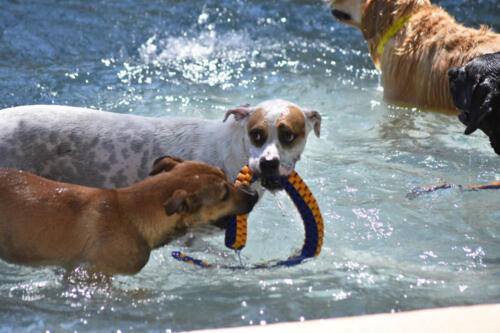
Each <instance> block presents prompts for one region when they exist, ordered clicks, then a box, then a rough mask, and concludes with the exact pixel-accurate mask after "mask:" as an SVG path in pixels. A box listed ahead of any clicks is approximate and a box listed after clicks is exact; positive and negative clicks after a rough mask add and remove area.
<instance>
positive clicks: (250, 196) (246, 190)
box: [238, 186, 259, 214]
mask: <svg viewBox="0 0 500 333" xmlns="http://www.w3.org/2000/svg"><path fill="white" fill-rule="evenodd" d="M238 190H239V191H241V192H242V193H243V200H244V201H245V203H246V204H245V207H244V211H243V212H242V213H241V214H248V213H250V211H251V210H252V209H253V206H255V204H256V203H257V201H258V200H259V194H258V193H257V191H255V190H252V189H251V188H250V187H248V186H242V187H240V188H239V189H238Z"/></svg>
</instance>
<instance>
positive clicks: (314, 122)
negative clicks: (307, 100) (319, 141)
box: [304, 109, 321, 138]
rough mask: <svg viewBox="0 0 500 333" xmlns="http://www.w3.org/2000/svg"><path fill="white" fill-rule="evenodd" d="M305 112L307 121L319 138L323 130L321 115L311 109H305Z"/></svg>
mask: <svg viewBox="0 0 500 333" xmlns="http://www.w3.org/2000/svg"><path fill="white" fill-rule="evenodd" d="M304 114H305V116H306V119H307V122H308V123H309V124H310V125H311V127H312V128H313V130H314V134H315V135H316V136H317V137H318V138H319V135H320V132H321V115H320V114H319V112H318V111H315V110H309V109H305V110H304Z"/></svg>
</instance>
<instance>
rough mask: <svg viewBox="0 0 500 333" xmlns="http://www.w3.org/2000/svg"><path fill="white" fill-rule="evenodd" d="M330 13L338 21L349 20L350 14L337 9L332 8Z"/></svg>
mask: <svg viewBox="0 0 500 333" xmlns="http://www.w3.org/2000/svg"><path fill="white" fill-rule="evenodd" d="M332 15H333V17H335V18H336V19H337V20H339V21H350V20H351V15H350V14H348V13H346V12H343V11H341V10H338V9H332Z"/></svg>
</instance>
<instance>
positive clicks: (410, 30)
mask: <svg viewBox="0 0 500 333" xmlns="http://www.w3.org/2000/svg"><path fill="white" fill-rule="evenodd" d="M330 3H331V6H332V7H333V8H334V16H336V17H337V18H339V21H341V22H342V23H345V24H348V25H351V26H354V27H357V28H358V29H360V30H361V31H362V33H363V36H364V38H365V39H366V41H367V42H368V49H369V51H370V55H371V58H372V60H373V62H374V64H375V65H376V66H377V67H379V68H380V70H381V71H382V84H383V86H384V97H385V98H386V99H387V100H388V101H391V102H399V103H403V104H409V105H416V106H419V107H423V108H430V109H437V110H443V111H445V110H448V111H455V112H456V109H455V107H454V105H453V100H452V98H451V94H450V91H449V86H448V76H447V72H448V70H449V69H450V68H452V67H456V66H462V65H464V64H465V63H467V62H468V61H469V60H470V59H472V58H474V57H476V56H479V55H482V54H486V53H493V52H497V51H500V35H499V34H497V33H494V32H492V31H491V30H489V29H487V28H486V27H481V28H480V29H473V28H467V27H465V26H463V25H461V24H459V23H457V22H456V21H455V19H454V18H453V17H452V16H451V15H450V14H448V13H447V12H446V11H444V10H443V9H442V8H441V7H438V6H435V5H432V4H431V3H430V1H429V0H333V1H331V2H330ZM359 9H361V14H359V13H356V11H357V10H359ZM335 11H337V13H339V12H340V13H341V14H342V13H345V14H349V16H350V19H349V18H348V16H347V15H346V16H344V17H343V16H341V15H338V14H337V15H336V13H335ZM408 14H411V15H412V16H411V18H410V20H409V21H408V22H407V23H406V24H405V25H404V26H403V27H402V28H401V29H400V30H399V31H398V32H397V34H396V35H395V36H394V37H392V38H390V39H389V41H388V43H387V44H386V47H385V50H384V53H383V54H382V55H381V56H379V55H378V54H377V46H378V44H379V42H380V40H381V38H382V36H383V35H384V33H385V32H386V31H387V30H388V29H389V28H390V27H391V25H393V23H394V22H396V21H397V20H398V18H400V17H403V16H405V15H408ZM358 20H359V21H360V22H358Z"/></svg>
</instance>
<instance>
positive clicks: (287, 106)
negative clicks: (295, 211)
mask: <svg viewBox="0 0 500 333" xmlns="http://www.w3.org/2000/svg"><path fill="white" fill-rule="evenodd" d="M231 115H233V116H234V118H235V119H236V121H237V122H239V123H240V124H241V125H243V126H244V127H245V128H246V136H245V138H246V140H247V146H248V147H249V153H250V154H249V155H250V156H249V160H248V165H249V167H250V169H251V170H252V172H253V173H254V174H255V175H256V176H258V177H259V178H260V180H261V183H262V185H263V186H264V187H265V188H267V189H268V190H276V189H279V188H280V185H279V182H278V181H277V180H276V177H282V176H285V177H286V176H289V175H290V174H291V173H292V172H293V170H294V169H295V163H296V162H297V161H298V160H299V159H300V155H301V154H302V152H303V151H304V147H305V145H306V140H307V136H308V134H309V132H310V131H311V130H313V131H314V133H315V134H316V136H317V137H319V135H320V128H321V116H320V114H319V112H318V111H314V110H310V109H306V108H301V107H299V106H297V105H295V104H293V103H290V102H288V101H285V100H269V101H265V102H262V103H260V104H258V105H256V106H251V105H248V104H247V105H242V106H240V107H237V108H235V109H231V110H229V111H228V112H227V113H226V117H225V118H224V121H226V119H227V118H228V117H229V116H231Z"/></svg>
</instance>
